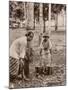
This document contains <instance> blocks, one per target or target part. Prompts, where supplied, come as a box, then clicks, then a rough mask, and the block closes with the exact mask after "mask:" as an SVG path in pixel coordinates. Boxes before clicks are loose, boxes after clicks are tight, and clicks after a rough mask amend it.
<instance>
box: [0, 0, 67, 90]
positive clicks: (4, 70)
mask: <svg viewBox="0 0 68 90" xmlns="http://www.w3.org/2000/svg"><path fill="white" fill-rule="evenodd" d="M8 1H9V0H0V90H7V89H8V85H9V83H8V82H9V79H8V78H9V69H8V68H9V58H8V55H9V23H8V22H9V4H8V3H9V2H8ZM14 1H16V0H14ZM17 1H30V2H46V3H61V4H68V0H17ZM67 16H68V5H67ZM67 21H68V18H67ZM66 29H67V30H68V23H67V28H66ZM66 36H67V40H68V32H67V35H66ZM67 45H68V43H67ZM67 51H68V48H67ZM67 57H68V54H67V56H66V58H67ZM67 65H68V63H67ZM67 70H68V67H67ZM67 79H68V78H67ZM67 88H68V85H67V86H59V87H41V88H29V89H36V90H39V89H40V90H41V89H43V90H45V89H46V90H54V89H55V90H57V89H62V90H64V89H66V90H67ZM15 90H16V89H15Z"/></svg>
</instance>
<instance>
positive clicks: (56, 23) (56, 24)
mask: <svg viewBox="0 0 68 90" xmlns="http://www.w3.org/2000/svg"><path fill="white" fill-rule="evenodd" d="M57 29H58V14H55V31H57Z"/></svg>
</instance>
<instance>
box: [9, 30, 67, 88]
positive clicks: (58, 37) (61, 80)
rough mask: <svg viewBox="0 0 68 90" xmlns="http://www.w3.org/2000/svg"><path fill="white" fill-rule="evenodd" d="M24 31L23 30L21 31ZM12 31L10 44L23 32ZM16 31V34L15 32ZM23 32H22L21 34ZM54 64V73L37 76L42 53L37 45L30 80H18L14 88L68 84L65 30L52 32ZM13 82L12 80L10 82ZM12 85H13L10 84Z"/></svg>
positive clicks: (31, 64)
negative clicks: (67, 79) (67, 77)
mask: <svg viewBox="0 0 68 90" xmlns="http://www.w3.org/2000/svg"><path fill="white" fill-rule="evenodd" d="M21 32H22V31H21ZM21 32H20V31H19V32H17V33H16V32H15V31H14V30H13V31H10V33H11V34H10V43H9V44H10V45H11V43H12V42H13V41H14V40H15V39H16V38H18V37H20V36H22V34H23V33H21ZM14 33H15V34H14ZM20 33H21V34H20ZM15 35H16V36H15ZM50 39H51V41H52V66H53V74H52V75H45V76H42V77H38V78H37V77H35V66H36V65H37V64H38V63H39V60H40V55H39V49H38V47H35V53H34V56H33V61H32V62H31V63H30V81H28V82H26V81H23V80H20V81H19V80H16V81H15V82H14V86H13V88H21V87H24V88H27V87H29V88H30V87H42V86H43V87H44V86H60V85H65V84H66V75H65V72H66V42H65V32H63V31H61V32H60V31H57V32H52V34H51V37H50ZM10 84H12V82H10ZM10 87H11V86H10Z"/></svg>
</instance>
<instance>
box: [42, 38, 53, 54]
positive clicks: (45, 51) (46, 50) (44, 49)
mask: <svg viewBox="0 0 68 90" xmlns="http://www.w3.org/2000/svg"><path fill="white" fill-rule="evenodd" d="M51 48H52V44H51V41H50V40H49V39H48V40H47V41H46V42H45V41H42V44H41V49H42V54H48V53H50V49H51Z"/></svg>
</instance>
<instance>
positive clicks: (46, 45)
mask: <svg viewBox="0 0 68 90" xmlns="http://www.w3.org/2000/svg"><path fill="white" fill-rule="evenodd" d="M51 49H52V44H51V41H50V39H49V33H48V32H46V33H44V34H43V41H42V43H41V50H40V54H41V57H42V58H41V61H40V63H41V67H43V70H44V74H49V72H50V65H51V53H52V50H51Z"/></svg>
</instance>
